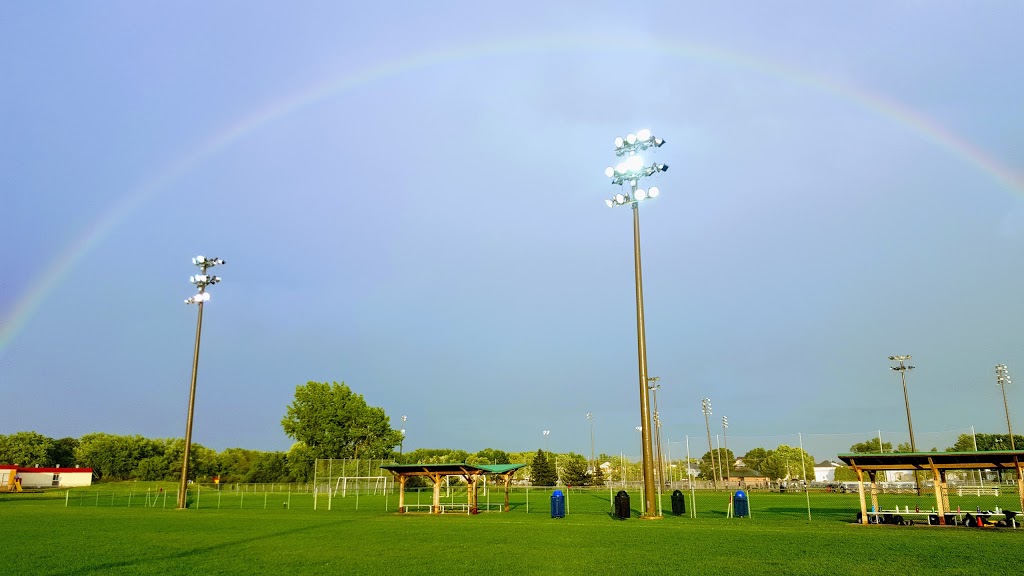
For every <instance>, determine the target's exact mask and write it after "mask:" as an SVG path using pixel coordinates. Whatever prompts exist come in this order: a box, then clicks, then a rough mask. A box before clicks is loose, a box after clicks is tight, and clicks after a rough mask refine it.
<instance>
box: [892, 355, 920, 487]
mask: <svg viewBox="0 0 1024 576" xmlns="http://www.w3.org/2000/svg"><path fill="white" fill-rule="evenodd" d="M910 358H911V356H910V355H909V354H908V355H905V356H889V360H891V361H893V362H899V363H900V365H899V366H890V367H889V369H890V370H895V371H897V372H899V373H900V380H901V381H902V382H903V402H904V403H905V404H906V405H907V428H909V429H910V451H911V452H917V444H916V443H915V442H914V422H913V420H911V419H910V397H909V396H907V370H913V369H914V367H913V366H907V365H906V364H904V362H906V361H907V360H910ZM914 485H915V486H916V487H917V495H918V496H920V495H921V477H920V475H919V474H918V473H917V470H916V469H915V470H914Z"/></svg>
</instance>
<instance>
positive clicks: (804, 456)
mask: <svg viewBox="0 0 1024 576" xmlns="http://www.w3.org/2000/svg"><path fill="white" fill-rule="evenodd" d="M801 463H803V469H802V472H801ZM760 472H761V473H762V474H764V475H765V476H767V477H768V478H770V479H772V480H785V479H792V480H800V479H807V480H808V481H810V480H814V458H813V457H812V456H811V455H810V454H808V453H807V452H805V451H804V450H802V449H800V448H794V447H792V446H787V445H785V444H780V445H779V447H778V448H776V449H775V450H772V451H770V452H769V453H768V457H767V458H765V459H764V460H763V461H762V462H761V468H760Z"/></svg>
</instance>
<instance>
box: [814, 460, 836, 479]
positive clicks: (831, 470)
mask: <svg viewBox="0 0 1024 576" xmlns="http://www.w3.org/2000/svg"><path fill="white" fill-rule="evenodd" d="M842 466H843V465H842V464H841V463H839V462H833V461H831V460H822V461H821V462H818V463H817V464H815V465H814V481H815V482H835V481H836V468H841V467H842Z"/></svg>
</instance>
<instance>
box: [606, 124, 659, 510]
mask: <svg viewBox="0 0 1024 576" xmlns="http://www.w3.org/2000/svg"><path fill="white" fill-rule="evenodd" d="M664 143H665V141H664V140H662V139H661V138H656V137H654V136H653V135H652V134H651V131H650V130H647V129H644V130H640V131H639V132H637V133H636V134H632V133H631V134H628V135H626V137H625V138H616V139H615V155H616V156H618V157H620V158H621V157H623V156H625V160H623V161H622V162H620V163H619V164H618V165H617V166H616V167H614V168H612V167H610V166H609V167H608V168H607V169H605V172H604V173H605V176H607V177H609V178H611V179H612V184H616V185H618V186H620V187H621V186H623V185H626V184H628V185H629V189H628V191H626V192H625V193H621V192H620V193H619V194H616V195H615V196H613V197H612V198H611V199H609V200H605V204H607V205H608V206H609V207H612V206H623V205H626V204H629V205H630V206H632V207H633V277H634V281H635V283H636V343H637V364H638V365H639V372H640V426H641V432H640V443H641V445H642V453H643V473H644V474H643V475H644V513H643V515H642V516H641V517H643V518H660V517H661V513H660V512H659V511H658V508H657V506H656V503H655V501H654V498H655V491H654V464H653V462H652V460H653V456H652V454H651V452H652V450H651V407H650V403H649V399H648V395H647V336H646V334H645V327H644V283H643V275H642V273H641V266H640V211H639V203H640V202H641V201H643V200H646V199H648V198H655V197H657V196H658V194H659V193H660V190H658V188H657V186H652V187H651V188H650V189H649V190H644V189H643V188H640V187H639V182H640V180H641V179H643V178H647V177H649V176H653V175H654V174H657V173H659V172H664V171H666V170H668V166H666V165H664V164H657V163H655V164H651V165H650V166H645V165H644V161H643V159H642V158H641V157H640V156H637V152H641V151H643V150H646V149H648V148H652V147H653V148H659V147H661V146H662V145H663V144H664Z"/></svg>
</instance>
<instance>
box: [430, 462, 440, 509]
mask: <svg viewBox="0 0 1024 576" xmlns="http://www.w3.org/2000/svg"><path fill="white" fill-rule="evenodd" d="M430 479H431V480H433V481H434V505H433V507H431V509H430V510H431V512H433V513H434V514H440V513H441V474H438V473H437V472H434V473H432V474H431V475H430Z"/></svg>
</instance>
